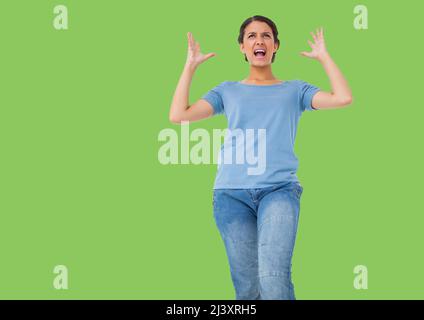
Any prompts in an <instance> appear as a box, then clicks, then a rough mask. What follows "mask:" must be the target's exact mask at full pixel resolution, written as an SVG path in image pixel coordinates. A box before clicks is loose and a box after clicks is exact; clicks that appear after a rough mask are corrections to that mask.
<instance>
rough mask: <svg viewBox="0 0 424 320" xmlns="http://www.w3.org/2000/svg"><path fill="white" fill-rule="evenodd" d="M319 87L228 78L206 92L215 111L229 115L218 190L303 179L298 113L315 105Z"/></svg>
mask: <svg viewBox="0 0 424 320" xmlns="http://www.w3.org/2000/svg"><path fill="white" fill-rule="evenodd" d="M319 90H320V88H318V87H316V86H314V85H311V84H309V83H307V82H305V81H302V80H290V81H284V82H282V83H277V84H272V85H253V84H244V83H241V82H239V81H237V82H236V81H225V82H222V83H221V84H219V85H218V86H216V87H215V88H213V89H212V90H210V91H209V92H208V93H206V94H205V95H204V96H203V97H202V99H205V100H206V101H208V102H209V103H210V104H211V105H212V107H213V109H214V115H218V114H225V116H226V118H227V120H228V128H227V129H226V134H225V140H224V143H223V144H222V145H221V149H220V154H219V156H218V159H216V161H218V170H217V175H216V178H215V183H214V189H251V188H265V187H269V186H272V185H275V184H280V183H284V182H289V181H298V179H297V175H296V172H297V168H298V159H297V157H296V155H295V153H294V143H295V138H296V131H297V125H298V122H299V118H300V116H301V114H302V113H303V112H304V111H306V110H307V111H312V110H316V109H314V108H313V107H312V98H313V96H314V95H315V93H317V92H318V91H319Z"/></svg>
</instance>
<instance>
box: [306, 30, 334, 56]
mask: <svg viewBox="0 0 424 320" xmlns="http://www.w3.org/2000/svg"><path fill="white" fill-rule="evenodd" d="M311 35H312V37H313V38H314V42H311V41H309V40H308V43H309V46H310V47H311V48H312V51H311V52H306V51H302V52H301V53H300V54H301V55H302V56H304V57H308V58H311V59H316V60H320V59H322V58H323V57H325V56H326V55H328V52H327V49H326V47H325V40H324V29H323V28H322V27H321V28H320V29H317V30H316V34H314V33H313V32H311Z"/></svg>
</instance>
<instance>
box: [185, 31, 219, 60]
mask: <svg viewBox="0 0 424 320" xmlns="http://www.w3.org/2000/svg"><path fill="white" fill-rule="evenodd" d="M187 38H188V52H187V62H186V64H187V65H189V66H191V67H194V68H197V66H198V65H200V64H201V63H203V62H205V61H206V60H208V59H209V58H211V57H213V56H215V55H216V54H215V53H208V54H203V53H201V52H200V45H199V43H198V42H195V41H194V38H193V35H192V34H191V32H188V33H187Z"/></svg>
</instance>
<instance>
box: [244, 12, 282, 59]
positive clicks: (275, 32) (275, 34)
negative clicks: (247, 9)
mask: <svg viewBox="0 0 424 320" xmlns="http://www.w3.org/2000/svg"><path fill="white" fill-rule="evenodd" d="M253 21H261V22H265V23H266V24H267V25H268V26H269V27H270V28H271V30H272V35H273V37H274V43H277V44H278V46H280V40H278V30H277V26H276V25H275V23H274V22H273V21H272V20H271V19H269V18H267V17H264V16H253V17H250V18H247V19H246V20H245V21H244V22H243V23H242V24H241V27H240V33H239V36H238V43H239V44H241V43H243V38H244V30H245V29H246V27H247V26H248V25H249V24H251V23H252V22H253ZM244 60H246V61H248V60H247V57H246V54H245V55H244ZM274 60H275V52H274V54H273V55H272V60H271V63H272V62H274Z"/></svg>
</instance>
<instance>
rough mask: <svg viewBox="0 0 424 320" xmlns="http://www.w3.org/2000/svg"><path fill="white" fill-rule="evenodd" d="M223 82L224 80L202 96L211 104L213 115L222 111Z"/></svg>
mask: <svg viewBox="0 0 424 320" xmlns="http://www.w3.org/2000/svg"><path fill="white" fill-rule="evenodd" d="M225 83H226V82H222V83H221V84H219V85H217V86H216V87H215V88H213V89H211V90H210V91H209V92H208V93H206V94H205V95H204V96H203V97H202V99H204V100H206V101H207V102H209V103H210V104H211V106H212V107H213V110H214V115H217V114H221V113H224V100H223V92H224V86H225Z"/></svg>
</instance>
